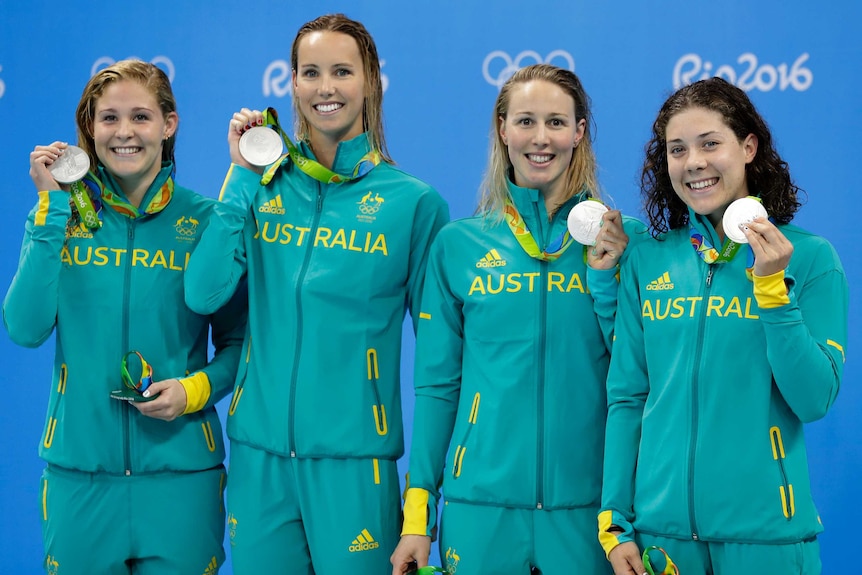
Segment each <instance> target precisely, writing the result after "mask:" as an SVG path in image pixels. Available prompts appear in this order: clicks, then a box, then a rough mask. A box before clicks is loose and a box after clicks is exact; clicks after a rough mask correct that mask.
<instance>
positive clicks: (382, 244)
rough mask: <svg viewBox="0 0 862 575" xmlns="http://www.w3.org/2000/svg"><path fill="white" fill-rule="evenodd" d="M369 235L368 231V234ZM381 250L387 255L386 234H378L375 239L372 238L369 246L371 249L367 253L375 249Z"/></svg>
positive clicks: (371, 252)
mask: <svg viewBox="0 0 862 575" xmlns="http://www.w3.org/2000/svg"><path fill="white" fill-rule="evenodd" d="M368 235H369V236H370V235H371V234H370V233H369V234H368ZM378 250H379V251H382V252H383V255H384V256H388V255H389V252H388V251H387V250H386V236H384V235H383V234H380V235H378V236H377V239H375V240H374V245H373V246H371V249H370V250H369V251H368V253H370V254H373V253H374V252H375V251H378Z"/></svg>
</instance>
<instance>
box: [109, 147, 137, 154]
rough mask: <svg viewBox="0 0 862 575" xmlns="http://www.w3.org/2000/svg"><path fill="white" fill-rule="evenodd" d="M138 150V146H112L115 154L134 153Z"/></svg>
mask: <svg viewBox="0 0 862 575" xmlns="http://www.w3.org/2000/svg"><path fill="white" fill-rule="evenodd" d="M140 150H141V149H140V148H114V152H116V153H117V154H134V153H135V152H139V151H140Z"/></svg>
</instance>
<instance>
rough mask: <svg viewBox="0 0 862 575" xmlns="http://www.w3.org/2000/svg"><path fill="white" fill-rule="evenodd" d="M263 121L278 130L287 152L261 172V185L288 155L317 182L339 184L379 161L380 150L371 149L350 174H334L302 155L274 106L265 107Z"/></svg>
mask: <svg viewBox="0 0 862 575" xmlns="http://www.w3.org/2000/svg"><path fill="white" fill-rule="evenodd" d="M263 122H264V124H266V125H267V126H270V127H271V128H272V129H273V130H275V131H276V132H278V134H279V135H280V136H281V140H282V141H283V142H284V145H285V146H286V147H287V153H286V154H283V155H282V156H281V157H280V158H279V159H278V160H276V161H275V163H273V164H272V165H271V166H270V167H269V168H267V169H266V171H265V172H264V173H263V177H261V179H260V184H261V185H262V186H265V185H267V184H268V183H269V182H270V181H272V178H273V176H275V173H276V172H277V171H278V169H279V168H280V167H281V165H282V163H283V162H284V160H285V158H287V157H290V159H291V160H293V163H294V164H295V165H296V167H297V168H299V169H300V170H302V171H303V172H305V173H306V174H307V175H309V176H311V177H312V178H314V179H315V180H317V181H319V182H323V183H324V184H340V183H342V182H349V181H350V180H356V179H359V178H361V177H362V176H364V175H365V174H367V173H368V172H370V171H371V170H373V169H374V167H375V166H376V165H377V164H379V163H380V162H381V157H380V152H379V151H377V150H371V151H370V152H368V153H367V154H365V155H364V156H362V157H361V158H359V161H358V162H356V166H354V168H353V174H352V175H346V174H336V173H335V172H333V171H332V170H330V169H329V168H327V167H326V166H324V165H323V164H321V163H320V162H317V161H315V160H312V159H311V158H306V157H305V156H303V155H302V152H300V151H299V147H298V146H297V145H296V144H294V143H293V141H292V140H291V139H290V136H288V135H287V133H285V131H284V130H283V129H282V128H281V124H280V123H279V121H278V112H276V111H275V108H267V109H266V110H265V111H264V113H263Z"/></svg>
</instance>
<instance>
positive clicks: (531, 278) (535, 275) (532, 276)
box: [524, 272, 539, 293]
mask: <svg viewBox="0 0 862 575" xmlns="http://www.w3.org/2000/svg"><path fill="white" fill-rule="evenodd" d="M524 276H526V277H528V278H530V287H528V288H527V291H528V292H530V293H533V280H535V279H536V278H537V277H539V272H529V273H526V274H524Z"/></svg>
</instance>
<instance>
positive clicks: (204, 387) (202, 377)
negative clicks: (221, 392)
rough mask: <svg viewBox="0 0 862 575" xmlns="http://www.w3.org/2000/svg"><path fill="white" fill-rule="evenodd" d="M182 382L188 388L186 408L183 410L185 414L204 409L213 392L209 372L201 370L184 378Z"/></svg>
mask: <svg viewBox="0 0 862 575" xmlns="http://www.w3.org/2000/svg"><path fill="white" fill-rule="evenodd" d="M180 384H181V385H182V386H183V388H184V389H185V390H186V409H185V411H183V415H186V414H187V413H194V412H195V411H200V410H201V409H203V406H205V405H206V404H207V400H209V398H210V393H211V392H212V386H211V385H210V379H209V377H207V374H206V373H204V372H202V371H199V372H197V373H196V374H194V375H191V376H189V377H184V378H182V379H181V380H180Z"/></svg>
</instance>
